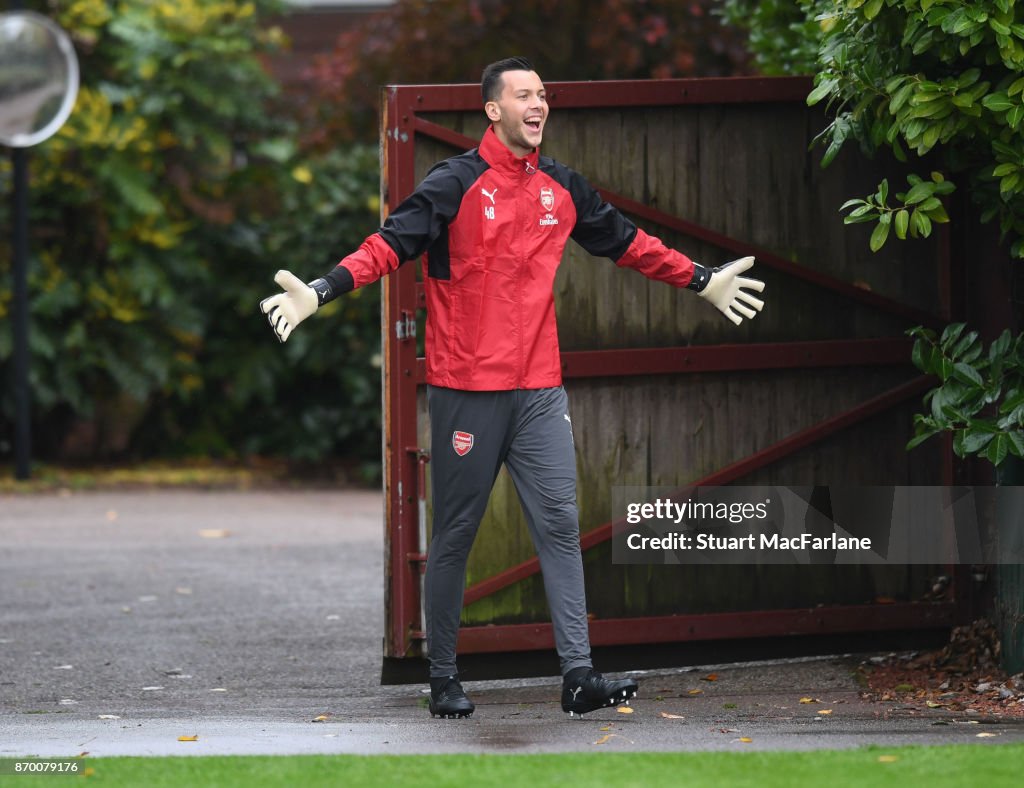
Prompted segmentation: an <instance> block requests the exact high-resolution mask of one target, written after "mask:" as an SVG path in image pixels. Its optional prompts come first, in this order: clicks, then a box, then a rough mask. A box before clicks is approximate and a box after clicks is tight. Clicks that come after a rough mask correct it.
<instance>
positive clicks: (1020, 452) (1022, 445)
mask: <svg viewBox="0 0 1024 788" xmlns="http://www.w3.org/2000/svg"><path fill="white" fill-rule="evenodd" d="M1006 435H1007V437H1008V438H1009V439H1010V453H1011V454H1013V456H1014V457H1022V458H1024V435H1021V433H1019V432H1017V431H1016V430H1014V431H1012V432H1008V433H1006Z"/></svg>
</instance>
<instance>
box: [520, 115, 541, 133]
mask: <svg viewBox="0 0 1024 788" xmlns="http://www.w3.org/2000/svg"><path fill="white" fill-rule="evenodd" d="M523 123H525V124H526V128H528V129H530V130H532V131H540V124H541V120H540V118H530V119H529V120H525V121H523Z"/></svg>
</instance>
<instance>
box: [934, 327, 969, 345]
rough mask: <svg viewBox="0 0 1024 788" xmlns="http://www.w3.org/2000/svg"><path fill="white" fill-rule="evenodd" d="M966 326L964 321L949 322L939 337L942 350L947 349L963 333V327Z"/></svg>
mask: <svg viewBox="0 0 1024 788" xmlns="http://www.w3.org/2000/svg"><path fill="white" fill-rule="evenodd" d="M965 328H967V324H966V323H950V324H949V325H948V326H946V328H945V329H943V331H942V336H941V337H940V338H939V345H940V346H941V347H942V349H943V350H949V348H951V347H952V346H953V343H954V342H956V341H957V340H958V339H959V338H960V337H961V336H962V335H963V333H964V329H965Z"/></svg>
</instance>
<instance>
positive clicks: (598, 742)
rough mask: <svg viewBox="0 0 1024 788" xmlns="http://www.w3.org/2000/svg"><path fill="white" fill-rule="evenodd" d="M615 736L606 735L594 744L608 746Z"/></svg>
mask: <svg viewBox="0 0 1024 788" xmlns="http://www.w3.org/2000/svg"><path fill="white" fill-rule="evenodd" d="M614 735H615V734H614V733H606V734H605V735H604V736H602V737H601V738H600V739H598V740H597V741H596V742H594V744H607V743H608V740H609V739H611V737H612V736H614Z"/></svg>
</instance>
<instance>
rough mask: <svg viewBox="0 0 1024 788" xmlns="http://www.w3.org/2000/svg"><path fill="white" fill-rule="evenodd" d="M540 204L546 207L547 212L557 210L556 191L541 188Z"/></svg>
mask: <svg viewBox="0 0 1024 788" xmlns="http://www.w3.org/2000/svg"><path fill="white" fill-rule="evenodd" d="M540 204H541V205H543V206H544V210H545V211H553V210H554V209H555V190H554V189H552V188H551V187H549V186H543V187H541V190H540Z"/></svg>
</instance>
